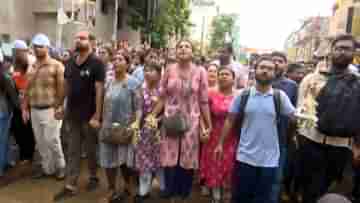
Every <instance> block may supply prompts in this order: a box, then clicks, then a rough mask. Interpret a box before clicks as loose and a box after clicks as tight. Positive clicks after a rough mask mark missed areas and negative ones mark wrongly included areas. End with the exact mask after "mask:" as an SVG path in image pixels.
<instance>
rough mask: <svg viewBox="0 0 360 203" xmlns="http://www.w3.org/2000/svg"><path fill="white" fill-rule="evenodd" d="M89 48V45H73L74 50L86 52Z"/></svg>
mask: <svg viewBox="0 0 360 203" xmlns="http://www.w3.org/2000/svg"><path fill="white" fill-rule="evenodd" d="M89 49H90V47H89V46H81V45H77V46H76V47H75V50H76V52H86V51H88V50H89Z"/></svg>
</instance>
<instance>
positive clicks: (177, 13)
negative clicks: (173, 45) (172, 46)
mask: <svg viewBox="0 0 360 203" xmlns="http://www.w3.org/2000/svg"><path fill="white" fill-rule="evenodd" d="M180 1H181V0H176V17H178V18H179V17H180V3H181V2H180ZM175 33H176V39H179V25H178V24H177V25H176V30H175Z"/></svg>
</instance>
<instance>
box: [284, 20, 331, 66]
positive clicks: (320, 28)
mask: <svg viewBox="0 0 360 203" xmlns="http://www.w3.org/2000/svg"><path fill="white" fill-rule="evenodd" d="M329 25H330V18H329V17H320V16H316V17H310V18H308V19H307V20H305V21H304V23H303V24H302V26H301V27H300V28H299V29H298V30H297V31H295V32H293V33H291V35H290V36H289V37H288V39H287V41H286V44H285V49H286V50H287V54H288V58H289V60H291V61H303V62H311V60H312V59H313V56H314V54H316V51H317V50H318V48H319V47H320V46H321V44H322V42H323V41H324V40H325V41H326V40H327V38H328V37H329Z"/></svg>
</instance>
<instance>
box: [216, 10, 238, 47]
mask: <svg viewBox="0 0 360 203" xmlns="http://www.w3.org/2000/svg"><path fill="white" fill-rule="evenodd" d="M237 17H238V16H237V15H236V14H221V15H218V16H216V17H215V19H214V20H213V22H212V26H213V30H212V32H211V40H210V48H211V49H212V50H217V49H219V48H221V47H222V46H223V45H224V43H225V42H226V35H227V34H228V36H230V37H231V38H233V37H232V36H233V34H234V27H235V23H236V20H237Z"/></svg>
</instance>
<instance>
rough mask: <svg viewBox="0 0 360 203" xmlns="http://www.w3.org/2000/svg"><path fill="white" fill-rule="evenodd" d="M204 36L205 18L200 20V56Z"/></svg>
mask: <svg viewBox="0 0 360 203" xmlns="http://www.w3.org/2000/svg"><path fill="white" fill-rule="evenodd" d="M204 35H205V16H203V18H202V26H201V47H200V54H201V55H202V54H203V50H204Z"/></svg>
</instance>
